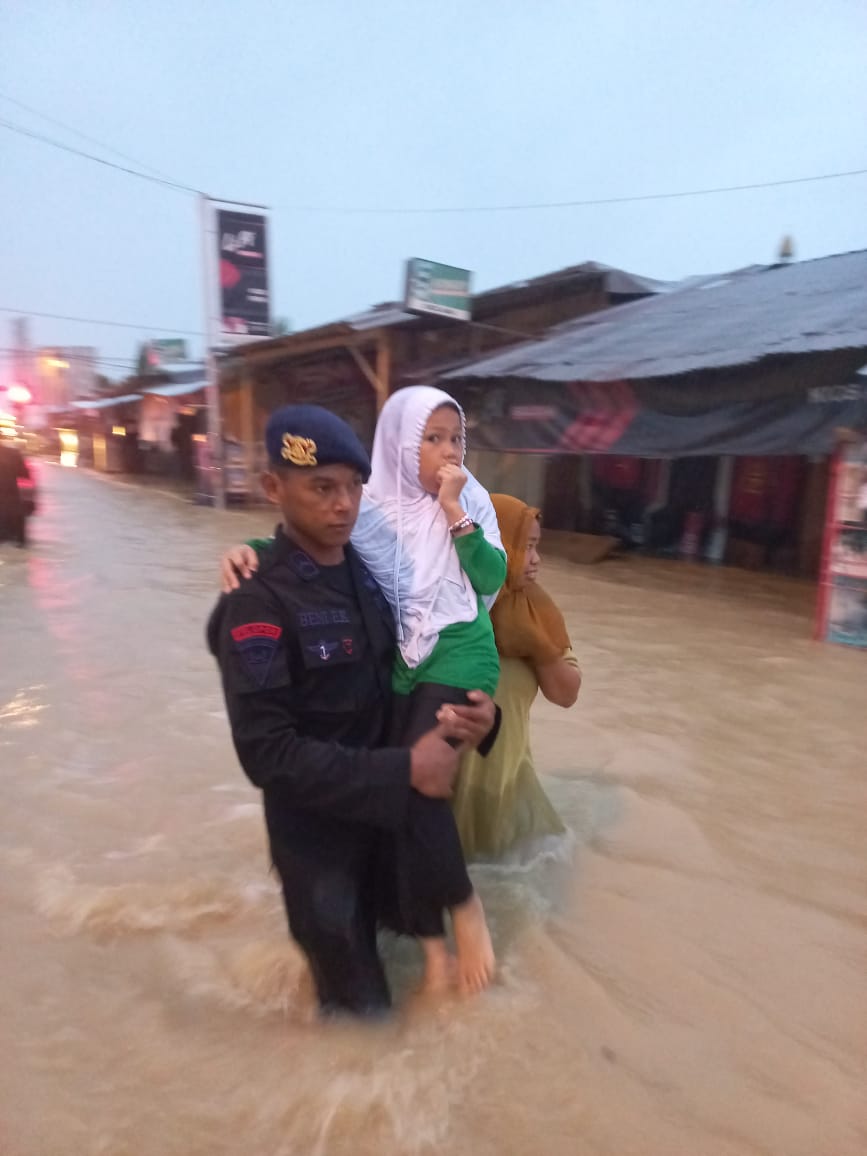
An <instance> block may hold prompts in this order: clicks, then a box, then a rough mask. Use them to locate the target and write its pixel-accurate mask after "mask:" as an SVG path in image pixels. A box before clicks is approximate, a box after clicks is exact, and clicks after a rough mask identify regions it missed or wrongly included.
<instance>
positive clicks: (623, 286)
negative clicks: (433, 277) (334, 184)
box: [231, 261, 671, 357]
mask: <svg viewBox="0 0 867 1156" xmlns="http://www.w3.org/2000/svg"><path fill="white" fill-rule="evenodd" d="M599 276H602V277H603V279H604V284H605V292H606V293H609V294H610V295H611V296H613V297H637V296H643V295H645V294H648V293H662V292H665V291H667V290H668V289H670V288H671V283H670V282H667V281H655V280H653V279H652V278H650V277H638V276H636V275H635V274H634V273H627V272H626V271H625V270H623V269H614V268H612V267H611V266H610V265H601V264H599V263H598V262H596V261H585V262H584V263H583V264H581V265H569V266H567V267H566V268H565V269H558V270H556V271H555V272H553V273H543V274H542V275H541V276H540V277H531V278H529V279H528V280H526V281H514V282H511V283H510V284H508V285H498V286H496V287H495V288H494V289H486V290H485V291H484V292H483V293H476V294H474V296H473V302H474V303H476V302H477V303H479V304H480V305H481V306H483V307H484V306H485V305H488V304H493V303H494V302H495V301H496V299H497V298H498V297H506V296H508V295H511V294H513V293H518V292H520V291H521V290H529V289H534V288H535V289H539V290H544V289H546V288H549V287H551V286H554V285H558V284H562V285H564V286H565V285H568V284H570V283H571V282H580V281H586V280H589V279H590V278H594V277H599ZM418 320H419V318H418V316H417V315H416V314H414V313H407V311H406V310H405V309H404V308H403V305H402V304H401V303H400V302H399V301H384V302H382V303H381V304H379V305H374V306H372V307H371V308H370V309H365V310H363V311H362V312H360V313H353V314H350V316H348V317H342V318H340V319H338V320H337V321H331V322H327V323H325V324H323V325H317V326H314V327H313V328H311V329H302V330H299V331H298V332H297V333H287V334H285V335H284V336H282V337H272V338H269V339H268V340H266V341H259V342H250V344H248V345H242V346H239V347H238V348H236V349H234V350H232V354H231V356H233V357H237V356H241V357H243V356H255V355H257V354H259V355H261V354H262V353H266V354H267V353H268V351H269V350H271V349H284V348H285V349H287V350H288V349H291V347H292V345H293V343H294V342H295V341H298V342H300V343H302V344H303V342H305V341H312V340H314V339H317V338H323V339H324V338H330V337H340V336H344V335H346V334H347V333H363V332H365V331H368V330H372V329H389V328H391V327H392V326H395V325H407V324H409V323H410V322H411V321H415V322H418Z"/></svg>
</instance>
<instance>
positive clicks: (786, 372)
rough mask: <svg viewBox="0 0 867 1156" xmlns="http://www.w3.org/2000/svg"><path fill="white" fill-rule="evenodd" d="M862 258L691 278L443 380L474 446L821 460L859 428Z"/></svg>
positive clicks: (865, 420) (863, 407)
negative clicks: (463, 413) (844, 434)
mask: <svg viewBox="0 0 867 1156" xmlns="http://www.w3.org/2000/svg"><path fill="white" fill-rule="evenodd" d="M865 358H867V252H857V253H846V254H842V255H840V256H836V257H826V258H822V259H821V260H816V261H805V262H801V263H799V264H794V265H786V266H772V267H770V268H766V267H763V266H759V267H753V268H750V269H745V270H741V271H739V272H735V273H732V274H727V275H725V276H722V277H713V278H697V279H691V280H689V281H687V282H684V283H683V285H682V286H681V287H679V288H677V289H674V290H672V291H671V292H669V293H665V294H661V295H658V296H655V297H651V298H647V299H645V300H642V301H638V302H634V303H632V304H627V305H623V306H621V307H619V308H618V309H612V310H606V311H604V312H601V313H596V314H593V315H591V316H589V317H587V318H585V319H582V320H580V321H577V322H569V323H567V324H565V325H562V326H559V327H558V328H557V329H555V330H553V331H551V333H550V334H549V335H548V336H547V337H545V338H543V339H541V340H538V341H533V342H528V343H525V344H523V345H521V346H518V347H515V348H513V349H510V350H508V351H507V352H505V353H502V354H499V355H497V356H494V357H489V358H485V359H483V360H480V361H477V362H475V363H472V364H469V365H465V366H463V367H462V368H459V369H456V370H454V371H452V372H451V373H448V374H446V375H445V376H444V378H443V384H444V386H445V388H446V389H448V390H449V391H450V392H452V393H454V395H455V396H456V397H457V399H458V400H459V401H461V402H462V403H463V404H464V407H465V409H466V410H467V414H468V418H469V420H470V423H471V426H472V428H473V433H472V444H473V446H474V447H475V448H477V449H489V450H501V451H507V450H511V451H524V452H536V453H569V452H572V453H613V454H624V455H630V456H639V457H684V456H690V455H703V454H784V453H801V454H822V453H827V452H829V451H830V450H831V448H832V447H833V445H834V442H835V439H836V434H837V430H838V429H839V428H840V427H848V428H859V427H863V426H865V425H867V381H865V379H864V377H863V376H860V375H859V374H858V373H857V372H856V371H857V370H858V369H859V368H860V367H861V366H862V365H863V364H864V361H865Z"/></svg>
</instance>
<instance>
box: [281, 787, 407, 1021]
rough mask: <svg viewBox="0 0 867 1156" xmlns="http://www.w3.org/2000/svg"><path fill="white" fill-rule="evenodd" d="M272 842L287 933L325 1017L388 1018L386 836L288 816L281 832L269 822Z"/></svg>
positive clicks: (390, 884) (389, 877) (389, 875)
mask: <svg viewBox="0 0 867 1156" xmlns="http://www.w3.org/2000/svg"><path fill="white" fill-rule="evenodd" d="M267 816H268V805H267V800H266V817H267ZM269 835H270V843H271V858H272V861H273V863H274V867H275V868H276V869H277V872H278V874H279V876H280V880H281V882H282V884H283V901H284V904H285V907H286V916H287V919H288V922H289V932H290V934H291V935H292V938H293V939H294V940H295V941H296V943H297V944H298V946H299V947H300V948H301V950H302V951H303V952H304V954H305V955H306V957H307V960H308V962H309V964H310V970H311V972H312V974H313V981H314V984H315V985H316V994H317V997H318V999H319V1004H320V1007H321V1009H322V1011H323V1012H325V1013H326V1014H328V1013H336V1012H351V1013H353V1014H354V1015H361V1016H378V1015H382V1014H383V1013H384V1012H386V1011H387V1010H388V1009H389V1008H390V1007H391V997H390V995H389V990H388V983H387V982H386V978H385V971H384V970H383V966H382V961H381V960H380V958H379V954H378V952H377V949H376V931H377V926H378V925H379V924H380V923H381V922H382V914H383V911H384V910H387V909H391V908H392V907H393V906H394V903H393V901H392V900H391V899H390V898H387V897H386V895H385V894H384V890H383V889H384V888H389V889H393V888H394V886H395V882H394V880H395V879H396V874H395V871H394V864H393V862H392V864H391V870H390V872H389V871H388V862H387V859H388V857H389V855H390V852H391V848H390V846H389V845H388V844H387V843H386V839H387V836H385V835H384V834H383V833H382V832H380V831H378V830H376V829H375V828H372V827H367V826H364V825H363V824H361V823H344V822H341V821H339V820H335V819H328V818H324V817H322V816H318V815H311V814H309V813H308V814H306V815H300V816H290V817H287V816H286V815H285V813H284V814H283V815H282V816H281V818H280V822H279V830H275V829H274V828H273V827H272V823H271V822H269Z"/></svg>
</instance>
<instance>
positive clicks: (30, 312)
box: [0, 305, 207, 337]
mask: <svg viewBox="0 0 867 1156" xmlns="http://www.w3.org/2000/svg"><path fill="white" fill-rule="evenodd" d="M0 313H15V314H17V315H18V316H19V317H48V318H50V319H51V320H52V321H80V322H81V323H82V324H83V325H110V326H112V327H113V328H116V329H140V330H147V331H148V332H149V333H162V334H166V333H178V334H183V335H184V336H185V337H206V336H207V334H205V333H203V332H202V331H201V330H200V329H176V328H175V326H174V325H164V326H160V325H139V324H137V323H135V322H132V321H106V320H105V319H102V318H98V317H69V316H67V315H66V314H65V313H40V312H38V311H37V310H35V309H13V308H12V307H11V306H9V305H0Z"/></svg>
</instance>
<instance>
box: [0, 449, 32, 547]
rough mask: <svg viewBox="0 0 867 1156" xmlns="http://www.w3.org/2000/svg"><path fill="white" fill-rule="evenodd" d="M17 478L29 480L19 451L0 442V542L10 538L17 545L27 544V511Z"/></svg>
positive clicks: (28, 472) (25, 465)
mask: <svg viewBox="0 0 867 1156" xmlns="http://www.w3.org/2000/svg"><path fill="white" fill-rule="evenodd" d="M19 479H24V480H29V479H30V470H29V469H28V468H27V462H25V460H24V458H23V456H22V454H21V451H20V450H17V449H16V448H15V447H14V446H7V445H4V444H3V443H2V442H0V542H2V541H3V540H4V539H5V538H12V539H13V540H14V541H15V542H17V544H18V545H19V546H25V545H26V544H27V511H26V510H25V508H24V500H23V499H22V497H21V492H20V490H19V488H18V482H19Z"/></svg>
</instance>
